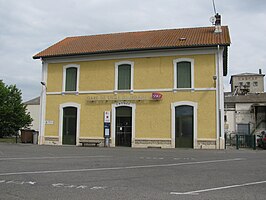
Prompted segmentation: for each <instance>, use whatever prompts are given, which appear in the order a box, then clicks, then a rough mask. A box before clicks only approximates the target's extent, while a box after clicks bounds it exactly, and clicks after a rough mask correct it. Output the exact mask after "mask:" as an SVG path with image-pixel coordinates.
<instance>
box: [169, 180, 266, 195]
mask: <svg viewBox="0 0 266 200" xmlns="http://www.w3.org/2000/svg"><path fill="white" fill-rule="evenodd" d="M263 183H266V181H258V182H252V183H244V184H238V185H228V186H223V187H216V188H209V189H204V190H195V191H190V192H170V194H175V195H198V194H199V193H203V192H210V191H216V190H226V189H230V188H237V187H245V186H250V185H258V184H263Z"/></svg>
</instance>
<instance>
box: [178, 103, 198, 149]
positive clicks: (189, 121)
mask: <svg viewBox="0 0 266 200" xmlns="http://www.w3.org/2000/svg"><path fill="white" fill-rule="evenodd" d="M193 112H194V111H193V107H192V106H177V107H175V147H176V148H193V140H194V138H193V135H194V123H193V118H194V117H193Z"/></svg>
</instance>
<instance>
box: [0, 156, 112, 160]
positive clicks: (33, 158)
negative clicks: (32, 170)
mask: <svg viewBox="0 0 266 200" xmlns="http://www.w3.org/2000/svg"><path fill="white" fill-rule="evenodd" d="M108 157H112V156H101V155H100V156H61V157H24V158H21V157H20V158H0V161H1V160H42V159H45V160H46V159H75V158H108Z"/></svg>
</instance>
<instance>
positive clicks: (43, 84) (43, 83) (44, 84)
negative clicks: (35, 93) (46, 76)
mask: <svg viewBox="0 0 266 200" xmlns="http://www.w3.org/2000/svg"><path fill="white" fill-rule="evenodd" d="M41 84H42V86H44V87H45V88H46V89H47V86H46V83H45V82H43V81H42V82H41Z"/></svg>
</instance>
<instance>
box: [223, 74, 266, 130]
mask: <svg viewBox="0 0 266 200" xmlns="http://www.w3.org/2000/svg"><path fill="white" fill-rule="evenodd" d="M264 76H265V75H264V74H262V73H261V70H260V72H259V74H253V73H243V74H238V75H233V76H232V77H231V81H230V83H231V88H232V92H230V93H226V94H225V100H224V102H225V131H226V132H227V133H229V134H230V133H239V134H258V133H260V132H261V131H263V130H266V93H264Z"/></svg>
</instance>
